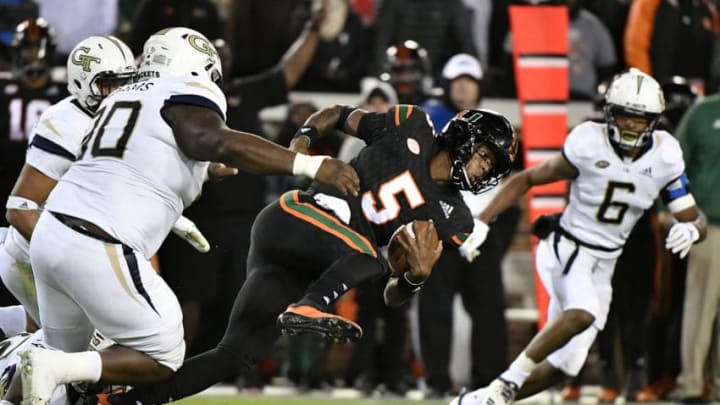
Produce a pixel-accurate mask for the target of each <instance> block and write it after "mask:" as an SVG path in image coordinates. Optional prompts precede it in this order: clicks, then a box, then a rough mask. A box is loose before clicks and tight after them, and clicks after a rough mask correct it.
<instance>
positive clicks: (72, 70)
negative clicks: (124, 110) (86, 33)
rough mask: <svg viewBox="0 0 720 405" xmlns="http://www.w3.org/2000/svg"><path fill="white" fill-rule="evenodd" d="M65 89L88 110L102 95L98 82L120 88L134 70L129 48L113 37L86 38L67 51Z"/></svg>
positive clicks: (132, 74)
mask: <svg viewBox="0 0 720 405" xmlns="http://www.w3.org/2000/svg"><path fill="white" fill-rule="evenodd" d="M67 73H68V86H67V87H68V91H69V92H70V94H72V95H73V96H75V97H76V98H77V100H78V101H79V102H80V104H82V105H83V106H85V107H86V108H88V109H90V110H93V111H94V110H95V109H96V108H97V106H98V105H100V102H101V101H102V99H103V98H104V96H103V93H102V89H101V88H100V87H101V86H100V85H99V83H100V84H103V82H105V84H106V85H110V86H113V87H119V86H120V85H123V84H125V83H127V82H128V81H130V80H132V79H133V78H134V77H135V74H136V73H137V67H136V66H135V59H134V58H133V53H132V51H131V50H130V48H129V47H128V46H127V45H125V43H124V42H123V41H121V40H119V39H117V38H115V37H113V36H110V35H108V36H92V37H88V38H86V39H84V40H82V41H80V43H78V44H77V45H75V48H73V50H72V51H71V52H70V56H68V60H67Z"/></svg>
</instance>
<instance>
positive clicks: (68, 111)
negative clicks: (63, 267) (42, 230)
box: [7, 96, 93, 263]
mask: <svg viewBox="0 0 720 405" xmlns="http://www.w3.org/2000/svg"><path fill="white" fill-rule="evenodd" d="M92 119H93V115H92V113H91V112H89V111H87V110H86V109H85V108H83V107H82V106H81V105H80V103H79V102H78V101H77V99H76V98H75V97H72V96H70V97H66V98H65V99H63V100H61V101H60V102H58V103H56V104H54V105H53V106H51V107H49V108H48V109H47V110H45V111H44V112H43V113H42V115H41V116H40V118H38V120H37V123H36V124H35V127H34V128H33V130H32V135H31V138H30V141H29V144H30V146H29V147H28V150H27V152H26V154H25V163H26V164H28V165H29V166H32V167H34V168H35V169H37V170H38V171H39V172H41V173H42V174H44V175H46V176H48V177H50V178H51V179H53V180H59V179H60V177H62V175H63V174H65V172H67V171H68V169H69V168H70V165H71V164H72V163H73V162H74V161H75V160H76V159H77V157H78V155H79V154H80V146H81V145H82V140H83V137H84V136H85V133H86V132H87V130H88V129H89V127H90V124H91V123H92ZM7 238H9V239H11V240H12V244H9V245H11V249H9V252H10V253H11V255H12V256H13V257H14V258H15V259H16V260H19V261H21V262H23V263H30V255H29V249H30V246H29V243H28V241H27V240H26V239H25V238H24V237H23V236H22V235H20V232H18V231H17V230H16V229H15V228H13V227H10V229H9V230H8V236H7Z"/></svg>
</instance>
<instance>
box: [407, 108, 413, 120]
mask: <svg viewBox="0 0 720 405" xmlns="http://www.w3.org/2000/svg"><path fill="white" fill-rule="evenodd" d="M412 112H413V106H412V105H409V106H407V112H406V113H405V119H408V118H410V115H412Z"/></svg>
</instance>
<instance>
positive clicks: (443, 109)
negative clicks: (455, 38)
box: [422, 53, 483, 131]
mask: <svg viewBox="0 0 720 405" xmlns="http://www.w3.org/2000/svg"><path fill="white" fill-rule="evenodd" d="M482 78H483V69H482V67H481V66H480V62H479V61H478V60H477V59H476V58H475V57H474V56H472V55H468V54H466V53H461V54H458V55H455V56H453V57H452V58H450V60H449V61H448V62H447V63H446V64H445V66H444V67H443V70H442V77H441V79H440V84H441V86H442V90H443V93H442V96H441V97H440V98H431V99H429V100H428V101H426V102H424V103H423V104H422V108H423V110H425V112H426V113H428V115H430V119H431V120H432V122H433V126H435V130H436V131H440V130H441V129H442V128H443V127H444V126H445V124H447V122H448V121H450V120H451V119H452V118H453V117H454V116H455V115H457V113H459V112H460V111H462V110H469V109H471V108H475V107H477V106H478V105H479V104H480V100H481V98H482V88H481V85H480V82H481V80H482Z"/></svg>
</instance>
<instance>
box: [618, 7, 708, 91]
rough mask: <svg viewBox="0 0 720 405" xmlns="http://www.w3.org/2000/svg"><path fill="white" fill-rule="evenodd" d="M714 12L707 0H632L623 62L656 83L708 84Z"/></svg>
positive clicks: (701, 86)
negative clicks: (673, 80)
mask: <svg viewBox="0 0 720 405" xmlns="http://www.w3.org/2000/svg"><path fill="white" fill-rule="evenodd" d="M719 28H720V22H719V21H718V13H717V10H716V8H715V5H713V3H712V2H710V1H709V0H635V1H633V2H632V5H631V6H630V16H629V17H628V21H627V27H626V28H625V36H624V43H625V63H626V64H627V66H629V67H635V68H638V69H640V70H642V71H643V72H645V73H647V74H650V75H652V76H653V77H655V78H656V79H657V80H658V81H659V82H664V81H665V80H668V79H669V78H670V77H671V76H674V75H679V76H684V77H686V78H687V79H688V81H690V82H691V83H692V82H697V84H698V85H699V86H700V88H703V86H704V85H706V84H707V83H708V80H709V79H710V77H709V73H710V72H709V69H710V61H711V58H712V49H713V44H714V40H715V35H717V33H718V29H719Z"/></svg>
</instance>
